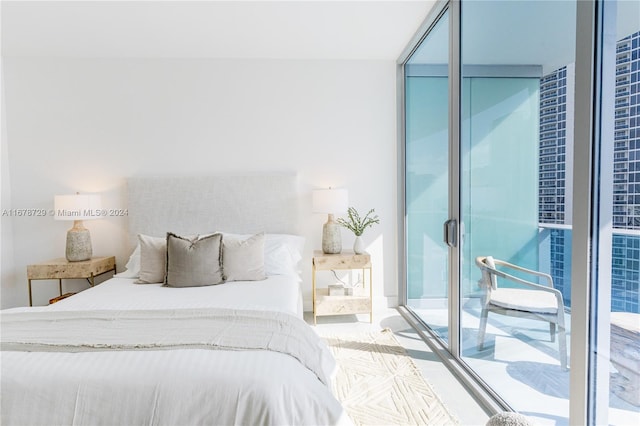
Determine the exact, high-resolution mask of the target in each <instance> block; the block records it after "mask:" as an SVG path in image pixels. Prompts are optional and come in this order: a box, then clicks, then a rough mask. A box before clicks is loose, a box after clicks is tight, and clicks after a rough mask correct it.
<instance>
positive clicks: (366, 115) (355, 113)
mask: <svg viewBox="0 0 640 426" xmlns="http://www.w3.org/2000/svg"><path fill="white" fill-rule="evenodd" d="M3 71H4V72H3V74H4V87H3V91H4V97H5V105H6V120H5V117H3V132H5V131H6V137H3V145H2V156H3V159H2V167H3V170H2V177H3V180H2V184H3V188H2V189H3V194H2V204H3V205H2V208H3V209H9V208H13V209H20V208H43V209H51V208H52V207H53V196H54V195H56V194H67V193H73V192H75V191H80V192H98V193H101V194H102V195H103V207H108V208H122V207H126V194H125V187H124V184H125V179H126V178H127V177H128V176H135V175H198V174H199V175H204V174H220V173H236V174H237V173H242V172H248V173H258V172H291V171H294V172H296V173H297V174H298V176H299V179H300V182H301V187H302V189H301V190H302V193H301V196H302V197H303V199H308V210H307V211H306V212H303V213H304V214H305V216H304V217H303V220H304V221H305V222H304V223H303V224H302V232H303V234H304V235H305V236H306V237H307V249H306V251H307V253H306V256H305V258H304V259H303V261H302V262H303V264H302V266H303V278H304V295H305V305H306V308H307V309H309V308H310V282H311V278H310V270H311V268H310V257H311V251H312V250H313V249H316V248H319V247H320V238H321V235H320V234H321V227H322V223H323V222H324V221H325V220H326V217H325V216H323V215H317V214H312V213H311V206H310V203H311V197H310V190H311V189H312V188H316V187H328V186H334V187H346V188H348V189H349V196H350V205H353V206H355V207H356V208H358V209H359V210H366V209H369V208H375V209H376V213H378V214H379V216H380V219H381V225H379V226H376V227H375V228H372V229H369V230H368V231H367V232H366V233H365V235H364V241H365V243H366V244H367V245H368V246H369V247H368V249H369V250H370V251H371V252H372V254H373V256H374V259H373V261H374V291H375V296H376V297H375V298H376V299H377V300H376V303H377V304H384V305H386V304H387V303H389V304H395V303H396V295H397V278H396V276H397V273H396V235H395V229H396V225H395V224H396V192H397V190H396V123H395V117H396V111H395V105H396V100H395V64H394V63H393V62H392V61H314V60H206V59H64V58H17V57H9V58H3ZM3 136H5V134H4V133H3ZM5 157H7V158H5ZM7 167H8V168H9V170H8V171H7V170H5V169H6V168H7ZM6 183H8V185H6ZM6 191H9V193H8V194H6ZM5 195H8V197H5ZM7 198H8V200H7ZM70 225H71V224H70V222H60V221H54V220H53V218H52V217H50V216H48V217H40V218H38V217H13V218H9V220H8V221H5V222H3V227H2V239H3V241H2V247H3V251H2V255H3V262H2V268H3V270H2V279H3V280H2V307H3V308H6V307H11V306H16V305H26V304H27V303H28V297H27V281H26V265H28V264H30V263H35V262H40V261H44V260H47V259H50V258H55V257H62V256H64V244H65V242H64V241H65V233H66V230H67V229H68V228H69V227H70ZM85 225H86V226H87V227H88V228H89V229H90V230H91V235H92V240H93V247H94V254H95V255H109V254H115V255H116V256H117V262H118V265H119V267H118V269H119V270H121V269H122V267H123V266H124V264H125V263H126V259H127V258H128V255H129V253H128V250H129V244H128V241H127V235H126V226H127V220H126V218H109V219H104V220H96V221H90V222H89V221H87V222H85ZM7 227H9V229H7ZM352 242H353V236H352V235H351V234H350V233H348V231H346V230H344V231H343V246H344V247H347V248H348V247H350V245H351V244H352ZM5 246H9V247H12V249H13V250H10V251H8V252H7V251H5V250H4V247H5ZM8 255H12V256H13V259H9V260H11V261H9V262H6V263H5V257H6V256H8ZM5 268H7V269H6V270H5ZM85 287H86V283H84V282H82V281H78V282H69V283H67V284H66V287H65V291H74V290H76V289H81V288H85ZM55 295H57V286H56V285H55V282H54V281H40V282H35V283H34V304H46V303H47V300H48V299H49V298H50V297H53V296H55ZM383 296H384V297H383Z"/></svg>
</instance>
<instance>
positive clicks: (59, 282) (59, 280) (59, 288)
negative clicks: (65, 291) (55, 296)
mask: <svg viewBox="0 0 640 426" xmlns="http://www.w3.org/2000/svg"><path fill="white" fill-rule="evenodd" d="M58 290H60V296H62V278H58Z"/></svg>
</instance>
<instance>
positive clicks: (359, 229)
mask: <svg viewBox="0 0 640 426" xmlns="http://www.w3.org/2000/svg"><path fill="white" fill-rule="evenodd" d="M374 211H375V210H374V209H371V210H369V211H368V212H367V214H366V215H364V217H362V218H361V217H360V214H358V211H357V210H356V209H355V208H353V207H349V210H347V219H343V218H341V217H340V218H338V223H339V224H340V225H342V226H344V227H345V228H347V229H348V230H349V231H351V232H353V233H354V234H356V236H358V237H359V236H361V235H362V233H363V232H364V230H365V229H367V228H368V227H370V226H373V225H374V224H376V223H380V219H378V215H376V214H373V213H374Z"/></svg>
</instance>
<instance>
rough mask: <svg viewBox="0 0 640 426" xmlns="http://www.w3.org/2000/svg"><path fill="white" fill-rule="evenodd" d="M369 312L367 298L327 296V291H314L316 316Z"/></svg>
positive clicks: (320, 289)
mask: <svg viewBox="0 0 640 426" xmlns="http://www.w3.org/2000/svg"><path fill="white" fill-rule="evenodd" d="M370 312H371V298H370V297H369V296H358V295H354V296H329V290H328V289H326V288H319V289H317V290H316V315H345V314H368V313H370Z"/></svg>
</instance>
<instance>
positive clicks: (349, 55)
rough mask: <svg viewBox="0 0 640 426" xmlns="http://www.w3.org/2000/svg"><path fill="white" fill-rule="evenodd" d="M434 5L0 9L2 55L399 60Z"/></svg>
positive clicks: (22, 4)
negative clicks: (0, 16) (0, 17)
mask: <svg viewBox="0 0 640 426" xmlns="http://www.w3.org/2000/svg"><path fill="white" fill-rule="evenodd" d="M434 3H435V1H417V0H413V1H365V0H357V1H337V0H334V1H330V0H329V1H305V0H290V1H265V0H263V1H244V0H236V1H115V0H112V1H67V2H61V1H40V2H35V1H27V0H23V1H2V4H1V9H0V10H1V14H2V33H1V34H2V56H5V57H10V56H27V57H93V58H95V57H107V58H274V59H365V60H396V59H397V58H398V56H399V55H400V54H401V52H402V50H403V49H404V48H405V46H406V45H407V43H408V42H409V41H410V40H411V38H412V36H413V35H414V33H415V32H416V31H417V29H418V28H419V26H420V24H421V23H422V21H423V20H424V19H425V17H426V16H427V14H428V12H429V10H430V9H431V7H432V6H433V4H434Z"/></svg>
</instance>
